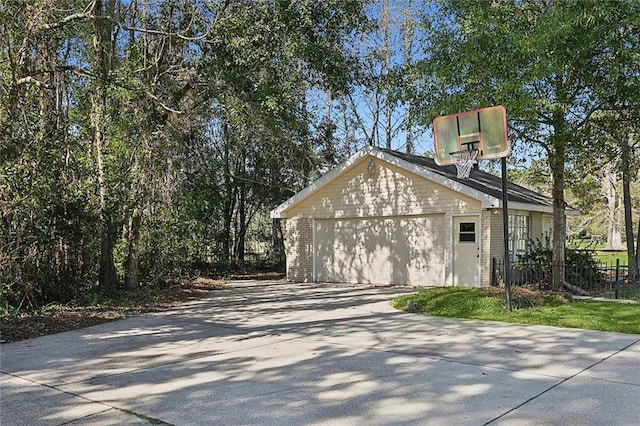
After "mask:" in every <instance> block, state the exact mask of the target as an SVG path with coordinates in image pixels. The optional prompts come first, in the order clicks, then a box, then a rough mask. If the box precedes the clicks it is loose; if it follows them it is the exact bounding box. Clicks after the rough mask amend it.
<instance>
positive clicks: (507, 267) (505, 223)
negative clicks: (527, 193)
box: [501, 157, 511, 311]
mask: <svg viewBox="0 0 640 426" xmlns="http://www.w3.org/2000/svg"><path fill="white" fill-rule="evenodd" d="M501 161H502V233H503V234H502V235H503V237H504V238H503V240H504V292H505V298H506V301H505V309H506V310H507V311H511V260H510V259H509V207H508V202H507V157H502V159H501Z"/></svg>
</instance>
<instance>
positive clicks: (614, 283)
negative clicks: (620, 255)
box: [613, 259, 620, 299]
mask: <svg viewBox="0 0 640 426" xmlns="http://www.w3.org/2000/svg"><path fill="white" fill-rule="evenodd" d="M619 279H620V259H616V280H615V281H614V282H613V286H614V288H615V290H616V299H617V298H618V280H619Z"/></svg>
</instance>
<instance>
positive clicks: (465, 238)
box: [460, 233, 476, 243]
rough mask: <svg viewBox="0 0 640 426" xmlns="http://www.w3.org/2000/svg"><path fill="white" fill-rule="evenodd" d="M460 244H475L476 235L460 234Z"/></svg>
mask: <svg viewBox="0 0 640 426" xmlns="http://www.w3.org/2000/svg"><path fill="white" fill-rule="evenodd" d="M460 242H461V243H475V242H476V234H475V233H473V234H463V233H460Z"/></svg>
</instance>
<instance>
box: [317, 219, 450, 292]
mask: <svg viewBox="0 0 640 426" xmlns="http://www.w3.org/2000/svg"><path fill="white" fill-rule="evenodd" d="M443 233H444V215H432V216H420V217H410V218H406V217H397V218H374V219H343V220H335V219H331V220H317V221H316V246H315V256H316V258H315V262H316V274H317V280H318V281H329V282H350V283H374V284H423V285H426V284H434V283H439V284H441V283H442V282H443V278H444V255H443V253H444V238H442V236H443Z"/></svg>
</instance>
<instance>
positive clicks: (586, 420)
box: [0, 281, 640, 426]
mask: <svg viewBox="0 0 640 426" xmlns="http://www.w3.org/2000/svg"><path fill="white" fill-rule="evenodd" d="M401 292H402V290H398V289H389V288H369V287H364V286H357V287H347V286H333V285H318V284H284V283H269V282H257V281H251V282H234V283H230V284H229V285H227V286H226V287H225V288H224V289H222V290H219V291H215V292H213V293H211V294H210V295H209V296H208V297H206V298H204V299H201V300H197V301H194V302H190V303H187V304H184V305H181V306H180V307H178V308H175V309H172V310H170V311H166V312H162V313H157V314H150V315H145V316H141V317H135V318H129V319H125V320H122V321H117V322H112V323H108V324H102V325H99V326H95V327H90V328H86V329H83V330H77V331H71V332H66V333H60V334H57V335H51V336H45V337H41V338H37V339H31V340H27V341H22V342H17V343H11V344H4V345H2V347H1V348H0V350H1V351H2V352H1V363H0V371H1V374H0V386H1V400H0V402H1V406H0V410H1V411H0V423H1V424H2V426H8V425H38V424H42V425H62V424H73V425H96V424H99V425H110V424H112V425H116V424H117V425H122V424H149V422H155V423H162V422H166V423H169V424H175V425H189V424H193V425H230V424H273V425H276V424H277V425H285V424H293V425H296V424H335V425H349V424H353V425H363V424H366V425H376V424H379V425H383V424H389V425H390V424H394V425H395V424H421V425H426V424H428V425H439V424H442V425H452V424H456V425H482V424H489V423H490V424H497V425H540V424H558V425H560V424H562V425H565V424H576V425H637V424H638V422H639V419H640V336H638V335H624V334H615V333H601V332H592V331H582V330H571V329H564V328H554V327H538V326H518V325H507V324H502V323H493V322H482V321H464V320H453V319H443V318H437V317H426V316H420V315H416V314H408V313H404V312H399V311H396V310H394V309H392V308H391V307H390V305H389V301H390V300H391V299H392V297H393V296H395V295H396V294H399V293H401Z"/></svg>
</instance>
